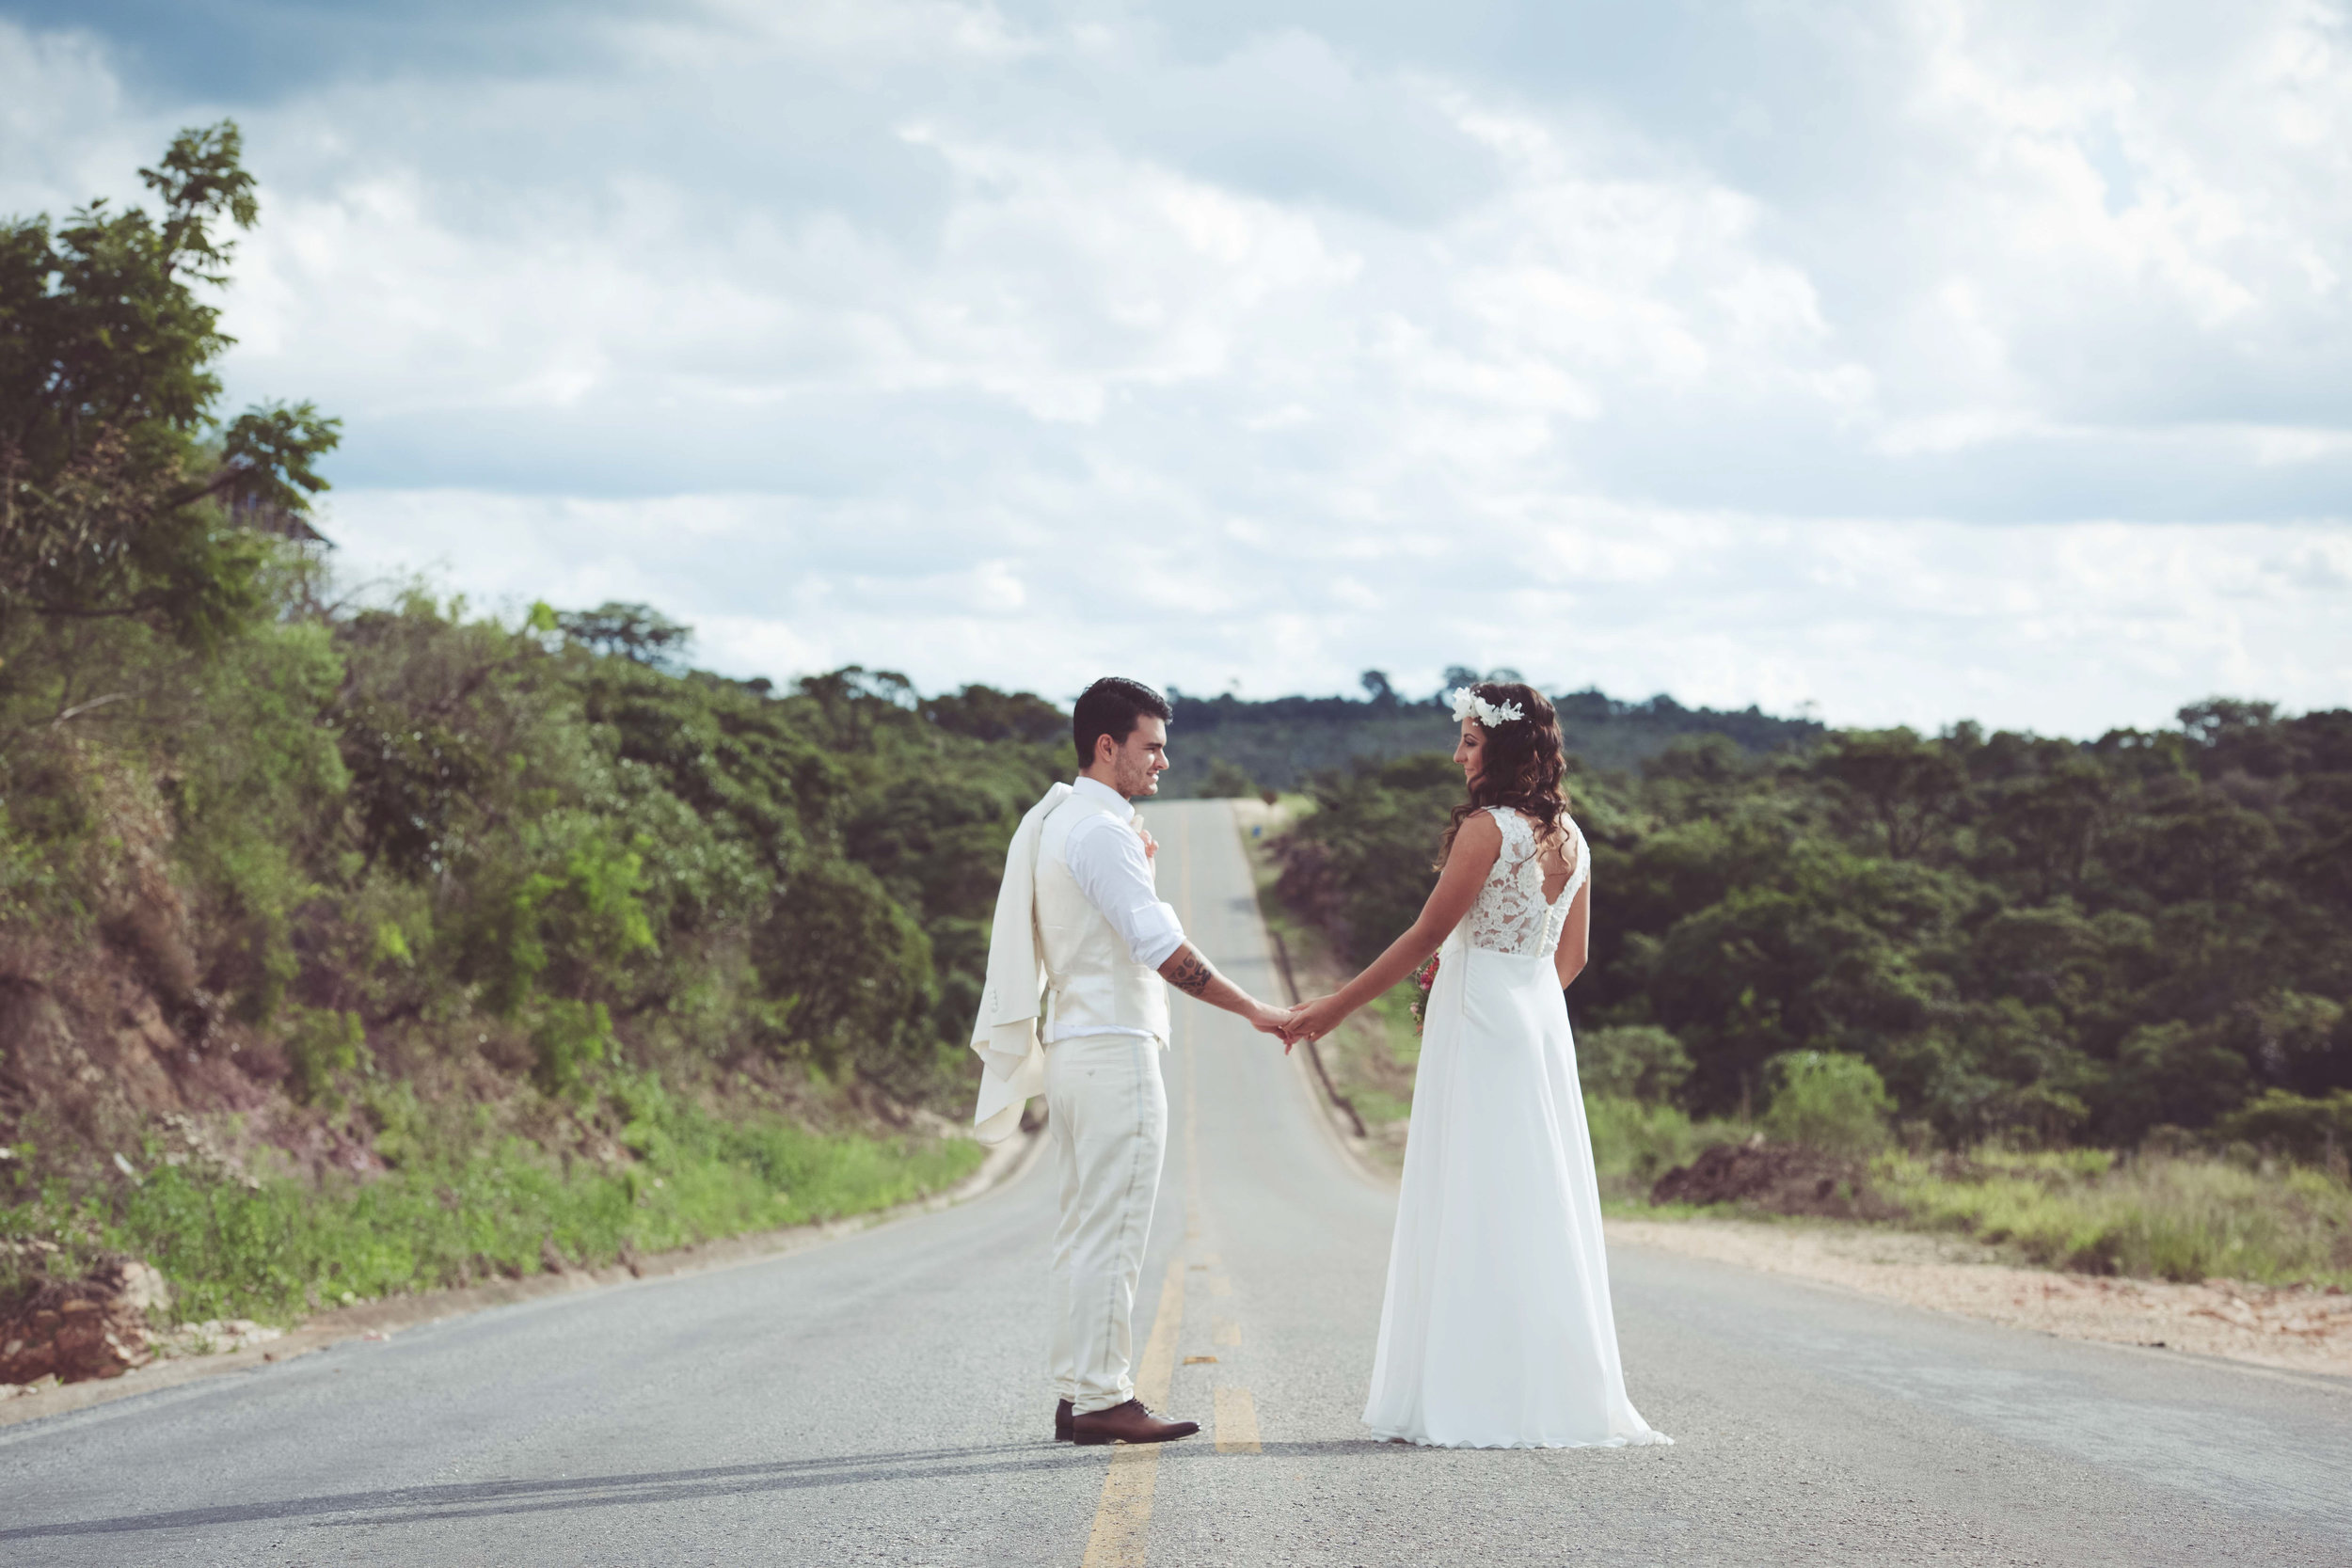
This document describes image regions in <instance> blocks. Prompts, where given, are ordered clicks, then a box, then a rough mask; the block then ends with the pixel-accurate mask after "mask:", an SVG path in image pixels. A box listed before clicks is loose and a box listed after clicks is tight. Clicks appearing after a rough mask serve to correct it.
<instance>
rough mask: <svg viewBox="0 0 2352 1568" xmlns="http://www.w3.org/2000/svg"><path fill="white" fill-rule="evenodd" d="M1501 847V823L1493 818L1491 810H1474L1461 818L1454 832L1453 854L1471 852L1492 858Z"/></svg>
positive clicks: (1498, 852)
mask: <svg viewBox="0 0 2352 1568" xmlns="http://www.w3.org/2000/svg"><path fill="white" fill-rule="evenodd" d="M1501 852H1502V823H1500V822H1498V821H1496V820H1495V814H1494V813H1493V812H1491V811H1474V812H1472V813H1470V815H1469V816H1465V817H1464V818H1462V826H1461V827H1460V828H1459V829H1458V830H1457V831H1456V832H1454V855H1457V856H1458V855H1462V854H1471V855H1478V856H1483V857H1484V858H1486V859H1487V860H1492V859H1493V858H1494V857H1495V856H1496V855H1498V854H1500V853H1501Z"/></svg>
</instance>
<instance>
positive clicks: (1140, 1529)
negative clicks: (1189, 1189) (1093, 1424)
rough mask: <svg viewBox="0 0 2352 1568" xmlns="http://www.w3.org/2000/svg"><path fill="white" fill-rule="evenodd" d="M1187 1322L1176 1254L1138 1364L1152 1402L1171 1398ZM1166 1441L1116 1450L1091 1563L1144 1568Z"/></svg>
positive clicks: (1090, 1544) (1097, 1512) (1141, 1395)
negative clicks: (1147, 1533)
mask: <svg viewBox="0 0 2352 1568" xmlns="http://www.w3.org/2000/svg"><path fill="white" fill-rule="evenodd" d="M1183 1326H1184V1259H1183V1257H1182V1256H1179V1257H1176V1258H1172V1259H1169V1260H1168V1279H1167V1281H1166V1283H1164V1284H1162V1285H1161V1287H1160V1310H1159V1315H1158V1316H1157V1317H1155V1318H1153V1319H1152V1338H1151V1340H1150V1342H1149V1343H1147V1344H1146V1345H1145V1346H1144V1347H1143V1360H1142V1361H1141V1362H1140V1363H1139V1364H1137V1366H1136V1398H1137V1399H1139V1400H1141V1401H1142V1402H1144V1403H1146V1404H1149V1405H1162V1404H1166V1403H1167V1402H1168V1381H1169V1380H1170V1379H1171V1378H1172V1377H1174V1375H1175V1372H1176V1335H1177V1332H1178V1331H1179V1330H1180V1329H1181V1328H1182V1327H1183ZM1159 1471H1160V1445H1159V1444H1157V1443H1141V1444H1122V1445H1120V1447H1118V1448H1115V1449H1112V1450H1111V1467H1110V1472H1109V1473H1108V1474H1107V1475H1105V1476H1104V1478H1103V1499H1102V1501H1101V1502H1099V1503H1097V1504H1096V1505H1095V1509H1094V1533H1093V1534H1092V1535H1090V1536H1089V1537H1088V1539H1087V1555H1086V1568H1143V1537H1144V1530H1145V1528H1146V1527H1147V1526H1149V1525H1150V1524H1151V1523H1152V1483H1153V1482H1154V1481H1157V1480H1158V1479H1159Z"/></svg>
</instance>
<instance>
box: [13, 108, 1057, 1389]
mask: <svg viewBox="0 0 2352 1568" xmlns="http://www.w3.org/2000/svg"><path fill="white" fill-rule="evenodd" d="M149 180H150V183H151V186H152V187H153V188H154V189H155V191H156V193H157V195H158V197H159V198H160V202H159V205H160V209H161V210H160V212H159V213H158V214H152V215H151V214H147V213H144V212H141V211H138V210H135V209H133V210H128V211H123V210H117V209H114V208H110V207H104V206H93V207H91V208H90V209H88V210H87V211H85V212H83V213H79V214H73V216H72V218H71V219H70V220H69V221H67V222H66V223H64V224H62V225H54V226H53V225H52V224H51V223H50V222H49V221H48V220H46V219H37V220H29V221H19V222H16V223H12V224H10V225H8V226H7V227H6V228H0V481H4V482H5V483H4V484H0V506H4V507H5V518H4V519H0V523H4V526H0V1319H5V1318H6V1316H7V1314H8V1311H9V1310H12V1309H13V1308H12V1307H11V1303H14V1302H21V1301H24V1300H29V1299H32V1298H34V1297H41V1298H42V1299H48V1297H46V1296H43V1294H42V1293H43V1292H44V1291H46V1292H49V1293H50V1294H51V1295H54V1294H55V1291H56V1289H59V1288H61V1282H64V1281H70V1280H72V1279H73V1278H75V1277H77V1276H78V1275H79V1274H80V1273H81V1272H82V1271H84V1270H87V1268H89V1267H90V1266H92V1265H93V1263H95V1262H97V1261H99V1260H101V1259H103V1255H105V1254H107V1253H110V1252H111V1253H127V1254H134V1255H136V1256H138V1257H140V1258H143V1259H149V1260H151V1261H152V1262H154V1263H155V1264H157V1265H158V1266H160V1267H161V1268H162V1270H163V1271H164V1273H165V1275H167V1277H168V1279H169V1281H170V1283H171V1284H172V1286H173V1287H174V1288H175V1290H176V1291H177V1293H178V1295H179V1296H180V1298H181V1302H182V1304H183V1310H195V1311H199V1312H207V1313H213V1314H223V1313H250V1314H255V1315H259V1316H262V1317H280V1318H282V1317H284V1316H287V1315H290V1314H293V1313H296V1312H299V1311H301V1310H303V1309H304V1308H306V1307H312V1306H316V1305H318V1304H320V1303H321V1302H324V1301H333V1300H339V1299H344V1298H345V1297H346V1295H347V1294H357V1295H369V1294H375V1293H381V1292H384V1291H400V1290H410V1289H417V1288H421V1287H425V1286H431V1285H435V1284H439V1283H448V1282H454V1281H458V1280H463V1279H466V1278H469V1277H472V1276H474V1275H480V1274H484V1273H490V1272H502V1273H510V1274H511V1273H516V1272H525V1271H530V1270H535V1269H537V1268H540V1267H543V1266H551V1265H553V1264H556V1263H561V1262H564V1261H567V1260H571V1261H576V1260H589V1261H597V1262H602V1261H608V1260H610V1259H612V1258H614V1257H617V1256H622V1255H625V1254H627V1253H628V1251H629V1250H630V1249H632V1248H635V1249H641V1250H644V1249H651V1248H654V1247H659V1246H665V1245H670V1244H675V1243H680V1242H685V1241H691V1240H694V1239H696V1238H698V1237H701V1236H706V1235H712V1234H717V1233H721V1232H724V1231H728V1230H740V1229H744V1228H750V1227H760V1226H772V1225H778V1224H786V1223H791V1222H793V1221H796V1220H802V1219H809V1218H822V1217H827V1216H830V1215H833V1214H837V1213H844V1212H855V1211H857V1210H860V1209H866V1208H872V1207H875V1206H878V1205H882V1204H887V1203H890V1202H894V1201H898V1200H899V1199H901V1198H905V1197H908V1196H914V1195H915V1194H917V1193H920V1192H923V1191H928V1190H930V1189H932V1188H936V1187H938V1186H940V1185H942V1184H944V1183H946V1182H949V1181H952V1180H955V1179H956V1178H957V1177H958V1176H960V1175H961V1174H962V1173H964V1172H966V1171H968V1170H970V1169H971V1168H972V1167H973V1166H974V1165H975V1164H977V1158H978V1154H977V1148H975V1147H974V1146H973V1145H971V1144H970V1143H968V1142H967V1141H965V1140H962V1139H961V1138H945V1137H943V1136H942V1133H943V1132H944V1131H945V1130H946V1124H945V1123H944V1122H942V1121H941V1120H940V1119H939V1118H938V1117H934V1116H930V1115H929V1114H928V1113H926V1112H924V1111H923V1110H922V1107H923V1106H924V1105H925V1104H926V1102H927V1101H930V1099H931V1098H932V1097H933V1096H934V1095H936V1094H938V1093H939V1092H940V1091H941V1090H943V1089H950V1090H954V1091H955V1094H956V1097H957V1098H960V1096H961V1078H960V1077H959V1076H958V1075H959V1074H960V1073H961V1072H962V1071H964V1070H966V1069H965V1063H964V1060H963V1058H964V1056H965V1054H966V1053H962V1052H961V1051H960V1050H959V1049H958V1040H959V1037H960V1036H961V1033H962V1031H963V1029H964V1028H965V1027H966V1026H967V1025H968V1023H969V1021H970V1018H971V1016H972V1013H973V1010H974V1007H975V1006H976V1001H977V993H978V985H979V974H980V969H981V964H982V960H983V957H984V948H985V942H986V931H987V927H986V921H987V917H988V915H989V913H990V911H991V905H992V901H993V893H994V888H995V882H996V878H997V874H998V870H999V868H1000V866H1001V863H1002V856H1003V852H1004V847H1005V844H1006V843H1007V841H1008V839H1009V834H1010V832H1011V829H1012V826H1013V824H1014V823H1015V821H1016V820H1017V819H1018V816H1019V814H1020V813H1021V811H1022V810H1023V809H1025V807H1026V806H1027V805H1028V804H1029V803H1030V802H1031V801H1033V800H1035V799H1036V798H1037V796H1038V795H1039V794H1040V793H1041V791H1042V790H1043V789H1044V787H1045V786H1046V784H1047V783H1048V782H1049V781H1050V780H1051V779H1052V778H1053V777H1055V776H1056V775H1057V772H1058V771H1059V770H1060V769H1061V768H1062V765H1063V760H1064V757H1065V755H1066V752H1067V740H1066V721H1065V720H1064V718H1063V717H1062V716H1061V715H1060V714H1059V713H1058V712H1057V711H1056V710H1055V709H1054V708H1053V707H1052V706H1051V705H1048V704H1046V703H1043V702H1041V701H1040V700H1039V699H1037V698H1035V697H1030V696H1026V695H1020V694H1007V693H1000V692H995V691H992V690H989V689H984V688H971V689H966V690H964V691H962V692H961V693H959V694H955V695H950V696H945V697H938V698H932V699H930V700H928V701H926V700H918V698H917V696H916V694H915V693H914V690H913V689H912V688H910V687H909V686H908V684H907V683H906V682H905V681H904V680H903V679H902V678H900V677H898V676H897V675H893V674H889V673H874V672H867V671H864V670H860V669H855V668H851V669H847V670H842V671H837V672H834V673H829V674H823V675H818V676H812V677H809V678H807V679H804V680H802V681H800V682H798V683H797V684H795V685H794V686H793V687H791V688H790V689H775V688H773V687H771V685H770V684H769V683H767V682H765V681H753V682H748V683H746V682H737V681H730V680H725V679H722V678H719V677H716V676H713V675H709V674H706V673H699V672H695V671H692V670H691V669H688V668H686V667H685V658H684V655H685V653H686V651H687V648H688V645H689V635H688V632H687V630H686V628H684V627H682V626H675V625H673V624H671V623H669V622H667V621H666V620H664V619H663V618H662V617H660V615H658V614H656V613H654V612H653V611H651V610H646V609H644V607H641V606H629V605H608V606H603V607H600V608H598V609H596V610H583V611H577V612H569V613H559V612H557V611H556V610H552V609H550V608H548V607H547V606H544V605H542V606H537V607H534V608H532V610H529V611H528V612H527V613H524V614H521V615H519V616H513V617H509V618H507V619H505V620H500V619H497V618H493V617H489V616H485V615H482V614H480V613H478V612H475V611H473V610H470V609H469V607H467V606H466V605H465V604H463V603H462V602H456V601H444V600H439V599H437V598H436V597H434V596H433V595H432V594H428V593H425V592H422V591H421V590H420V591H411V592H407V593H405V594H397V595H392V596H389V597H386V596H379V597H377V598H375V599H373V600H371V601H367V602H353V601H349V600H339V599H335V598H334V597H332V589H331V587H330V583H329V578H328V577H327V575H326V570H325V568H324V565H323V559H324V555H325V552H324V549H323V546H322V545H321V544H320V542H319V541H318V539H317V535H316V534H315V533H314V532H312V531H311V529H310V524H309V522H308V520H307V516H308V509H309V504H310V499H311V498H312V497H313V496H314V495H316V493H317V492H318V491H320V490H321V489H323V488H324V487H325V484H324V481H323V480H322V479H321V477H320V476H319V473H318V472H317V469H316V464H317V462H318V460H319V459H320V458H321V457H322V456H323V455H324V454H326V452H327V451H330V450H331V449H332V447H333V446H334V444H335V440H336V437H337V434H338V427H337V425H336V423H335V421H333V420H330V419H327V418H326V417H324V416H322V415H320V414H319V413H318V412H317V411H316V410H315V409H313V408H311V407H310V406H309V405H308V404H297V405H292V406H289V405H282V404H278V405H265V406H263V407H262V408H258V409H255V410H252V411H249V412H247V413H246V414H242V415H239V416H236V417H235V418H233V419H223V418H221V417H219V416H218V415H216V413H215V404H216V402H217V399H218V394H219V385H218V382H217V379H216V378H215V375H214V373H213V371H212V368H211V367H212V365H213V363H214V361H215V359H216V357H217V356H218V354H219V353H220V351H221V349H222V348H223V347H224V346H225V342H226V340H225V339H223V338H222V337H221V336H220V334H219V332H218V330H217V319H216V315H215V310H214V309H213V308H212V307H211V306H210V305H208V304H207V303H206V300H207V299H208V298H209V297H210V294H209V293H208V292H207V290H206V289H205V288H203V287H202V286H203V285H207V284H213V283H219V282H222V281H224V280H225V279H226V277H227V276H228V273H227V267H228V261H229V259H230V252H231V246H230V237H231V236H232V234H233V230H235V229H236V228H238V227H243V226H248V225H250V224H251V223H252V222H253V221H254V219H255V217H256V215H257V214H256V212H255V208H254V203H253V198H252V195H251V182H250V180H249V179H248V178H247V177H246V175H245V173H244V172H243V170H242V169H241V167H240V166H239V165H238V145H237V138H236V135H235V130H234V127H233V126H221V127H215V128H214V129H212V130H209V131H203V132H191V133H188V134H186V135H183V136H182V137H180V138H179V139H178V141H177V142H175V144H174V146H173V147H172V149H171V150H170V152H169V154H168V156H167V158H166V159H165V160H164V162H163V163H162V165H161V166H159V167H158V168H157V169H155V170H151V171H150V172H149ZM5 1381H8V1377H7V1374H6V1372H5V1370H0V1382H5Z"/></svg>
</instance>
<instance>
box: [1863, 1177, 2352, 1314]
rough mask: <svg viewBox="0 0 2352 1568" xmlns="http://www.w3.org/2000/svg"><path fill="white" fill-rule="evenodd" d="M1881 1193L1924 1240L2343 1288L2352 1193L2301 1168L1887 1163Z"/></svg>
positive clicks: (2178, 1275)
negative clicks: (1937, 1235) (1966, 1238)
mask: <svg viewBox="0 0 2352 1568" xmlns="http://www.w3.org/2000/svg"><path fill="white" fill-rule="evenodd" d="M1877 1177H1878V1180H1879V1184H1880V1187H1881V1190H1882V1191H1883V1192H1884V1193H1885V1194H1886V1195H1887V1196H1890V1197H1892V1198H1894V1199H1895V1200H1896V1201H1898V1202H1899V1203H1901V1204H1902V1205H1903V1206H1904V1207H1905V1208H1906V1209H1908V1210H1909V1211H1910V1212H1911V1216H1912V1223H1913V1224H1915V1225H1917V1226H1919V1227H1923V1228H1930V1229H1943V1230H1958V1231H1963V1232H1964V1233H1966V1234H1968V1235H1970V1236H1973V1237H1976V1238H1977V1239H1979V1240H1980V1241H1984V1242H1990V1243H1996V1244H1999V1245H2003V1246H2006V1247H2010V1248H2011V1249H2013V1250H2015V1251H2016V1252H2018V1253H2020V1254H2022V1255H2023V1256H2024V1257H2026V1259H2030V1260H2031V1261H2034V1262H2037V1263H2042V1264H2045V1265H2049V1266H2052V1267H2058V1268H2069V1269H2079V1270H2084V1271H2087V1272H2090V1273H2094V1274H2122V1275H2139V1276H2142V1277H2147V1278H2156V1279H2173V1280H2198V1279H2205V1278H2209V1277H2213V1276H2216V1275H2218V1276H2222V1277H2226V1278H2232V1279H2244V1280H2250V1281H2255V1282H2259V1283H2263V1284H2289V1283H2294V1282H2297V1281H2303V1280H2309V1281H2311V1282H2312V1283H2315V1284H2340V1285H2352V1185H2347V1184H2346V1183H2345V1182H2344V1180H2342V1179H2341V1178H2339V1177H2336V1176H2332V1175H2330V1174H2328V1172H2326V1171H2321V1170H2314V1169H2311V1168H2309V1167H2306V1166H2296V1165H2284V1166H2280V1165H2269V1166H2261V1165H2258V1166H2255V1167H2253V1168H2248V1167H2247V1166H2245V1165H2242V1164H2235V1163H2233V1162H2230V1161H2225V1160H2217V1159H2214V1158H2211V1157H2209V1156H2199V1155H2156V1154H2143V1155H2139V1156H2136V1157H2132V1158H2125V1159H2118V1158H2117V1157H2115V1156H2114V1155H2112V1154H2109V1153H2107V1152H2106V1151H2104V1150H2099V1149H2073V1150H2066V1151H2061V1152H2057V1153H2045V1154H2012V1153H2004V1152H2001V1151H1998V1150H1992V1149H1980V1150H1978V1151H1977V1152H1976V1153H1975V1154H1973V1155H1972V1156H1970V1157H1969V1159H1968V1160H1966V1161H1964V1162H1961V1163H1959V1164H1957V1165H1956V1166H1955V1165H1954V1164H1952V1163H1949V1162H1938V1161H1934V1160H1923V1159H1919V1158H1916V1157H1914V1156H1909V1155H1888V1156H1886V1157H1884V1158H1883V1159H1882V1160H1880V1161H1879V1163H1878V1165H1877Z"/></svg>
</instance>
